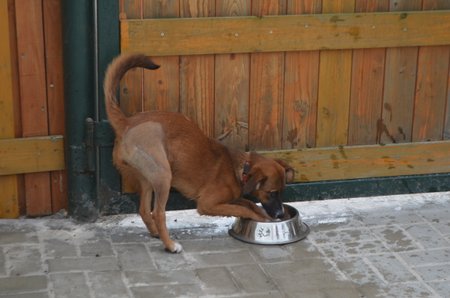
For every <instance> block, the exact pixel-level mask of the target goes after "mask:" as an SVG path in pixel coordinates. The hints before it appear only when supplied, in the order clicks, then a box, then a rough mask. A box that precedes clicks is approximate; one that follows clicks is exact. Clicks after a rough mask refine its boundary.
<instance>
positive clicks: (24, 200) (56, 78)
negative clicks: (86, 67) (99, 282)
mask: <svg viewBox="0 0 450 298" xmlns="http://www.w3.org/2000/svg"><path fill="white" fill-rule="evenodd" d="M0 33H1V34H0V218H11V217H12V218H14V217H17V216H19V215H20V214H26V215H29V216H38V215H46V214H51V213H53V212H57V211H59V210H61V209H64V208H67V190H66V176H65V172H64V171H62V169H64V148H63V136H62V135H63V134H64V97H63V70H62V37H61V14H60V1H59V0H16V1H13V0H0ZM50 171H51V172H50Z"/></svg>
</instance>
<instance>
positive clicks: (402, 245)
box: [372, 225, 420, 252]
mask: <svg viewBox="0 0 450 298" xmlns="http://www.w3.org/2000/svg"><path fill="white" fill-rule="evenodd" d="M372 230H373V231H374V233H375V234H376V235H377V236H378V238H380V239H381V240H382V241H383V242H384V244H385V245H386V246H387V247H388V248H389V249H390V250H392V251H395V252H400V251H408V250H416V249H419V248H420V247H419V246H418V245H417V243H415V240H414V239H413V238H411V236H410V235H408V234H407V233H406V232H405V230H404V229H403V228H401V227H399V226H397V225H389V226H385V227H376V228H373V229H372Z"/></svg>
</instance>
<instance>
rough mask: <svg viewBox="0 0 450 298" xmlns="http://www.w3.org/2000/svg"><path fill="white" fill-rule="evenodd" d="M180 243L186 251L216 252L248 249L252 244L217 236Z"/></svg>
mask: <svg viewBox="0 0 450 298" xmlns="http://www.w3.org/2000/svg"><path fill="white" fill-rule="evenodd" d="M180 244H181V245H182V246H183V250H184V251H186V252H190V253H191V252H216V251H229V250H242V249H247V248H249V247H250V246H251V245H250V244H248V243H244V242H242V241H238V240H236V239H234V238H231V237H227V238H215V239H201V240H199V239H192V238H191V239H190V240H182V241H180Z"/></svg>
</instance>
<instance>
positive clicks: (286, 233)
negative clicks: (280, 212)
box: [228, 204, 309, 244]
mask: <svg viewBox="0 0 450 298" xmlns="http://www.w3.org/2000/svg"><path fill="white" fill-rule="evenodd" d="M284 210H285V212H287V213H288V215H289V216H288V217H289V218H288V219H286V220H281V221H270V222H261V221H254V220H251V219H244V218H236V220H235V222H234V224H233V225H232V227H231V229H230V230H229V231H228V232H229V234H230V235H231V236H232V237H234V238H236V239H238V240H241V241H244V242H248V243H255V244H287V243H292V242H296V241H299V240H302V239H304V238H305V237H306V236H307V235H308V233H309V227H308V225H307V224H305V223H304V222H302V221H301V219H300V216H299V214H298V211H297V209H295V208H294V207H292V206H290V205H286V204H284Z"/></svg>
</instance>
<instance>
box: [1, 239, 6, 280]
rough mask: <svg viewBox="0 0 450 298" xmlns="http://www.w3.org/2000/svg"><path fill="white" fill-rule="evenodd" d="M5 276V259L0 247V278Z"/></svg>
mask: <svg viewBox="0 0 450 298" xmlns="http://www.w3.org/2000/svg"><path fill="white" fill-rule="evenodd" d="M4 275H6V258H5V253H4V252H3V248H2V247H1V246H0V276H4Z"/></svg>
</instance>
